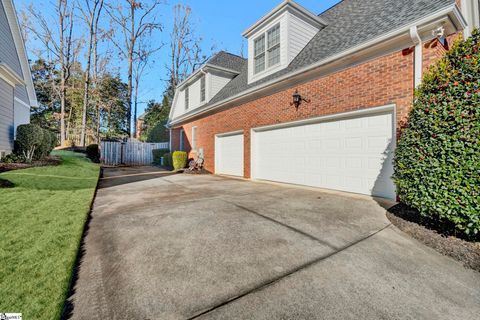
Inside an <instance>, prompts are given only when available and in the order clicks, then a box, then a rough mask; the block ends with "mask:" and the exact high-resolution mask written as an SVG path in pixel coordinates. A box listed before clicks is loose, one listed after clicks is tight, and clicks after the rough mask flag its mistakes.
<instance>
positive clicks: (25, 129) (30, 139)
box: [16, 124, 43, 163]
mask: <svg viewBox="0 0 480 320" xmlns="http://www.w3.org/2000/svg"><path fill="white" fill-rule="evenodd" d="M16 141H17V146H18V152H19V154H21V155H22V156H23V157H24V158H25V162H28V163H30V162H32V159H33V157H34V154H35V152H36V151H37V149H38V148H39V147H40V146H41V144H42V143H43V129H42V128H40V127H39V126H37V125H35V124H22V125H19V126H18V127H17V140H16Z"/></svg>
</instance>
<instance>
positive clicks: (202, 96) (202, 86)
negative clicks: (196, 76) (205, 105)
mask: <svg viewBox="0 0 480 320" xmlns="http://www.w3.org/2000/svg"><path fill="white" fill-rule="evenodd" d="M203 101H205V76H203V77H202V78H201V79H200V102H203Z"/></svg>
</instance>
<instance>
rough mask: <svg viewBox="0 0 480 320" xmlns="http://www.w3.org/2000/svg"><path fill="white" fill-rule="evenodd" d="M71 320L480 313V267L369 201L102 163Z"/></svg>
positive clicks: (406, 316)
mask: <svg viewBox="0 0 480 320" xmlns="http://www.w3.org/2000/svg"><path fill="white" fill-rule="evenodd" d="M100 187H101V188H100V190H99V191H98V195H97V199H96V201H95V206H94V210H93V213H92V220H91V221H90V223H89V229H88V232H87V235H86V238H85V243H84V245H83V251H84V254H83V257H82V260H81V264H80V268H79V273H78V280H77V282H76V285H75V288H74V292H73V295H72V296H71V297H70V299H69V301H70V307H71V308H72V310H71V313H70V314H69V316H70V317H71V318H73V319H162V320H163V319H478V315H479V314H480V273H477V272H474V271H471V270H467V269H465V268H463V266H462V265H461V264H459V263H457V262H456V261H454V260H452V259H450V258H448V257H444V256H442V255H440V254H438V253H437V252H435V251H434V250H432V249H430V248H428V247H426V246H424V245H422V244H420V243H419V242H417V241H415V240H413V239H411V238H409V237H408V236H406V235H405V234H403V233H402V232H401V231H399V230H398V229H396V228H395V227H393V226H391V225H390V223H389V221H388V219H386V217H385V210H384V208H383V207H382V206H385V205H386V204H383V203H377V202H376V201H374V200H372V199H369V198H367V197H363V196H355V195H348V194H341V193H334V192H327V191H319V190H313V189H304V188H297V187H285V186H279V185H272V184H266V183H255V182H249V181H243V180H236V179H229V178H224V177H218V176H189V175H170V174H169V173H166V172H157V170H156V169H151V168H138V169H132V168H129V169H125V168H124V169H106V170H105V178H104V180H103V181H102V182H101V186H100Z"/></svg>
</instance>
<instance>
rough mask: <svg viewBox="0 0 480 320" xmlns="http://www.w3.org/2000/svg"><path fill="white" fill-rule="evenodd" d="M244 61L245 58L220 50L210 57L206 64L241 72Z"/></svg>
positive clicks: (245, 61)
mask: <svg viewBox="0 0 480 320" xmlns="http://www.w3.org/2000/svg"><path fill="white" fill-rule="evenodd" d="M246 63H247V59H245V58H242V57H239V56H237V55H235V54H232V53H229V52H226V51H220V52H219V53H217V54H216V55H214V56H213V57H212V58H210V59H209V60H208V61H207V63H206V64H207V65H213V66H218V67H221V68H224V69H229V70H234V71H237V72H241V71H242V68H243V66H244V64H246Z"/></svg>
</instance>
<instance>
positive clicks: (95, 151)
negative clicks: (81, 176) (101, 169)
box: [86, 144, 100, 163]
mask: <svg viewBox="0 0 480 320" xmlns="http://www.w3.org/2000/svg"><path fill="white" fill-rule="evenodd" d="M86 155H87V158H88V159H90V160H92V162H95V163H99V162H100V149H99V148H98V144H91V145H89V146H87V148H86Z"/></svg>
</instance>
